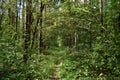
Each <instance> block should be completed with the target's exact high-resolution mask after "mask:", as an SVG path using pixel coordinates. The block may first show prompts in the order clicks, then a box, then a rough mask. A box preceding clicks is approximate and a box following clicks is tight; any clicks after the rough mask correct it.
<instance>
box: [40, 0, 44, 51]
mask: <svg viewBox="0 0 120 80" xmlns="http://www.w3.org/2000/svg"><path fill="white" fill-rule="evenodd" d="M44 6H45V4H43V2H41V5H40V34H39V36H40V37H39V52H40V53H41V52H42V51H43V33H42V28H43V10H44Z"/></svg>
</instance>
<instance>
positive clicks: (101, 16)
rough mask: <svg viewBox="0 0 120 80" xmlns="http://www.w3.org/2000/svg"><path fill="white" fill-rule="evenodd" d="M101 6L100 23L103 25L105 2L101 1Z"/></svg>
mask: <svg viewBox="0 0 120 80" xmlns="http://www.w3.org/2000/svg"><path fill="white" fill-rule="evenodd" d="M99 4H100V23H101V24H102V25H103V1H102V0H99Z"/></svg>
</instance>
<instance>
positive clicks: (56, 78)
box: [50, 56, 60, 80]
mask: <svg viewBox="0 0 120 80" xmlns="http://www.w3.org/2000/svg"><path fill="white" fill-rule="evenodd" d="M59 66H60V56H58V57H57V61H56V63H55V67H54V74H53V76H52V77H51V78H50V80H59Z"/></svg>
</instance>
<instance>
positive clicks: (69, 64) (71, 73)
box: [59, 49, 120, 80]
mask: <svg viewBox="0 0 120 80" xmlns="http://www.w3.org/2000/svg"><path fill="white" fill-rule="evenodd" d="M61 54H62V55H61V63H60V72H59V74H60V80H97V79H98V80H99V79H100V80H101V79H103V80H114V79H115V78H118V79H120V78H119V76H116V75H117V74H119V69H118V67H117V66H115V65H112V63H109V62H107V63H106V62H105V60H106V59H105V58H104V55H102V54H101V56H100V57H98V56H97V55H99V53H97V52H96V54H97V55H96V54H95V51H94V52H90V51H88V50H84V51H82V50H81V51H76V50H72V51H70V49H64V50H61ZM110 58H112V57H110ZM108 59H109V58H108ZM113 61H114V60H113ZM110 65H111V66H110ZM113 66H114V68H115V70H114V68H113ZM110 67H111V68H110ZM112 68H113V69H112ZM114 71H118V72H116V73H114Z"/></svg>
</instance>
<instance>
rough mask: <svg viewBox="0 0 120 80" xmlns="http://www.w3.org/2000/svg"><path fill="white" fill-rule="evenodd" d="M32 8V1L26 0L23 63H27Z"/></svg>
mask: <svg viewBox="0 0 120 80" xmlns="http://www.w3.org/2000/svg"><path fill="white" fill-rule="evenodd" d="M31 8H32V0H26V28H25V41H24V49H25V54H24V56H23V59H24V62H27V60H28V58H29V56H28V54H29V52H30V51H29V47H30V41H31V16H32V12H31Z"/></svg>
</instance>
